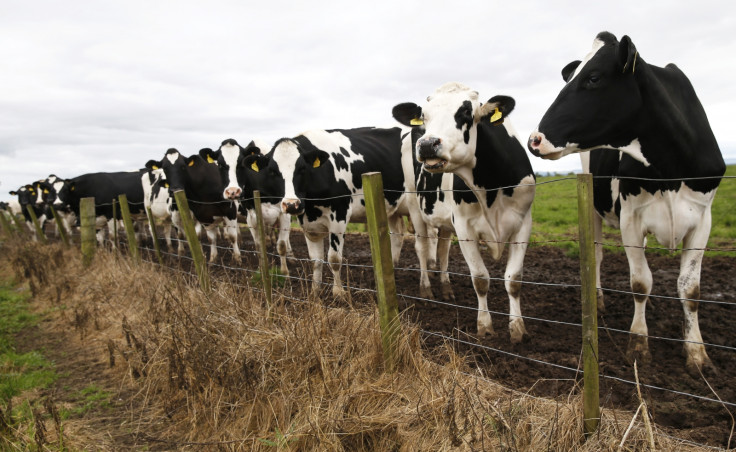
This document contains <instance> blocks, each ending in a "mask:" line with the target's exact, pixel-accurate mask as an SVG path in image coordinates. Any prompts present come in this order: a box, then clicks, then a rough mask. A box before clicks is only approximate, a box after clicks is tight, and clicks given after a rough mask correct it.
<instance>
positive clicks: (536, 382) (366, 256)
mask: <svg viewBox="0 0 736 452" xmlns="http://www.w3.org/2000/svg"><path fill="white" fill-rule="evenodd" d="M243 236H244V237H245V240H243V242H244V243H243V244H242V247H241V249H242V250H244V251H252V250H253V244H252V241H251V238H250V234H244V235H243ZM291 243H292V247H293V249H294V253H295V255H296V256H297V257H302V258H306V257H307V255H308V253H307V249H306V245H305V242H304V237H303V236H302V235H301V233H299V232H293V233H292V235H291ZM223 246H224V244H223ZM369 249H370V247H369V244H368V237H367V235H364V234H349V235H348V237H347V238H346V244H345V250H346V256H345V257H346V259H347V260H348V262H349V263H350V264H359V265H366V266H370V265H371V258H370V251H369ZM273 252H275V251H273ZM221 253H222V254H221V262H223V263H225V264H227V265H232V262H231V261H230V257H229V253H228V252H223V250H221ZM487 254H488V253H486V264H487V265H488V269H489V272H490V275H491V278H501V277H502V276H503V269H504V266H505V255H504V257H503V258H502V260H501V261H500V262H493V261H492V259H491V258H490V257H489V256H487ZM151 257H152V256H149V258H151ZM168 260H169V265H181V264H179V263H177V262H176V261H175V260H173V258H169V259H168ZM648 260H649V264H650V267H651V269H652V273H653V275H654V287H653V289H652V293H653V294H657V295H662V296H671V297H676V296H677V292H676V284H677V276H678V271H679V258H678V257H674V258H673V257H671V256H666V255H658V254H655V253H648ZM273 264H276V262H273ZM185 265H186V264H185ZM578 265H579V263H578V260H577V259H576V258H570V257H567V256H565V254H564V252H563V250H561V249H559V248H553V247H538V246H537V247H530V248H529V250H528V252H527V256H526V260H525V266H524V280H525V281H528V282H537V283H552V284H571V285H577V284H579V267H578ZM243 266H244V267H245V268H250V269H255V268H256V266H257V263H256V258H255V256H254V255H253V254H250V253H245V254H244V264H243ZM301 267H302V265H300V264H299V263H292V264H290V268H291V269H292V275H294V274H295V273H301ZM399 267H402V268H418V264H417V259H416V255H415V253H414V250H413V241H411V240H407V241H405V242H404V248H403V251H402V256H401V261H400V264H399ZM734 267H736V260H734V259H733V258H726V257H715V258H706V259H705V260H704V263H703V271H702V278H701V298H702V299H704V300H716V301H725V302H734V301H736V296H734V295H735V294H736V282H734V278H733V275H734V274H735V272H734ZM224 271H227V272H228V273H230V275H229V276H230V277H236V278H247V277H249V275H250V274H249V273H244V272H234V271H232V270H223V269H222V267H214V268H213V272H215V273H217V272H224ZM450 271H453V272H457V273H467V271H468V269H467V266H466V264H465V261H464V259H463V257H462V254H461V252H460V249H459V247H458V246H457V245H453V246H452V248H451V256H450ZM343 274H344V273H343ZM324 275H325V280H326V281H331V274H330V271H329V269H328V268H327V267H325V269H324ZM309 276H311V275H309ZM343 278H344V276H343ZM451 279H452V283H453V289H454V292H455V296H456V300H457V301H456V303H457V304H459V305H460V306H467V307H475V306H476V298H475V293H474V291H473V287H472V283H471V281H470V278H469V277H460V276H452V277H451ZM396 283H397V288H398V291H399V293H404V294H408V295H411V296H417V295H418V292H419V291H418V273H417V272H413V271H399V272H397V273H396ZM432 283H433V288H435V294H437V295H438V294H439V277H438V276H436V275H435V276H433V277H432ZM350 285H351V286H353V287H361V288H373V287H374V286H373V274H372V271H371V269H370V268H360V267H354V268H352V269H351V273H350ZM602 285H603V286H604V287H605V288H610V289H615V290H621V291H629V290H630V288H629V276H628V264H627V262H626V258H625V255H624V254H623V252H621V253H610V252H608V253H606V254H605V256H604V262H603V276H602ZM298 286H299V284H292V289H291V290H292V291H293V295H294V296H297V297H300V296H303V294H302V293H301V288H300V287H298ZM325 293H328V292H327V291H326V292H325ZM359 298H360V297H356V300H357V299H359ZM324 299H325V300H328V301H327V302H329V300H330V299H331V297H330V296H326V297H324ZM633 308H634V306H633V299H632V297H631V296H630V295H626V294H618V293H612V292H607V293H606V312H605V313H604V314H602V315H600V316H599V325H600V326H604V327H609V328H613V329H619V330H623V331H628V329H629V326H630V322H631V318H632V315H633ZM400 309H401V310H402V311H404V313H405V315H406V316H407V317H409V318H411V319H412V320H414V321H415V322H417V323H418V324H419V325H421V327H422V328H423V329H425V330H427V331H436V332H440V333H442V334H444V335H448V336H453V337H456V338H460V339H462V340H466V341H470V342H473V343H478V344H480V345H482V346H487V347H490V348H494V349H498V350H502V351H506V352H510V353H513V354H518V355H521V356H524V357H527V358H531V359H534V360H540V361H545V362H549V363H554V364H558V365H561V366H565V367H572V368H577V367H578V355H579V353H580V340H581V339H580V329H579V327H575V326H566V325H561V324H557V323H550V322H545V321H535V320H531V319H528V320H526V321H525V322H526V327H527V330H528V332H529V333H530V335H531V340H530V341H529V342H527V343H523V344H518V345H512V344H511V343H510V340H509V333H508V329H507V326H508V318H507V317H506V316H503V315H493V316H492V317H493V324H494V328H495V330H496V333H497V335H496V337H495V338H484V339H482V340H476V339H475V338H474V337H473V335H474V334H475V329H476V327H475V324H476V320H475V319H476V313H475V311H473V310H471V309H464V308H453V307H451V306H447V305H443V304H435V303H429V302H414V301H411V300H407V299H405V298H400ZM489 309H490V310H491V311H497V312H502V313H507V312H508V301H507V297H506V294H505V291H504V288H503V283H502V282H501V281H491V287H490V291H489ZM522 313H523V315H524V316H528V317H534V318H539V319H547V320H552V321H558V322H571V323H580V316H581V314H580V296H579V289H577V288H575V287H572V288H570V287H558V286H548V285H535V284H524V286H523V288H522ZM734 320H736V306H734V305H731V306H729V305H717V304H712V303H702V304H701V306H700V327H701V331H702V334H703V339H704V341H705V342H706V343H712V344H721V345H727V346H731V347H733V346H735V345H736V343H734V339H733V338H734V335H733V327H732V325H733V321H734ZM647 323H648V326H649V334H650V336H658V337H663V338H675V339H681V338H682V331H683V314H682V308H681V305H680V302H679V301H678V300H671V299H658V298H656V297H654V298H653V299H652V302H651V303H649V305H648V307H647ZM599 336H600V339H599V343H600V345H599V352H600V371H601V375H606V376H611V377H617V378H621V379H624V380H629V381H633V380H634V372H633V366H632V365H631V363H629V361H628V359H627V357H626V346H627V343H628V335H627V334H624V333H616V332H607V331H603V330H602V331H600V334H599ZM439 342H440V339H438V338H435V337H432V336H427V338H426V344H427V346H428V347H433V346H435V345H437V344H438V343H439ZM649 344H650V351H651V354H652V358H653V359H652V363H651V364H649V365H648V366H639V377H640V381H641V383H642V384H646V385H653V386H657V387H661V388H667V389H670V390H674V391H681V392H686V393H690V394H697V395H700V396H704V397H708V398H712V399H715V398H716V396H715V395H714V393H713V391H715V392H716V393H717V395H718V397H720V399H721V400H723V401H726V402H731V403H736V373H735V372H733V369H736V352H734V351H731V350H726V349H718V348H709V349H708V353H709V356H710V358H711V359H712V361H713V364H714V365H715V367H716V368H717V370H718V371H719V373H718V375H716V376H711V377H708V382H709V383H710V385H711V386H712V388H713V391H711V390H710V389H709V388H708V385H707V384H706V383H705V381H703V380H702V379H694V378H692V377H690V376H689V375H688V374H687V373H686V372H685V371H684V364H685V359H684V357H683V355H682V344H681V343H680V342H674V341H668V340H657V339H650V341H649ZM456 349H457V350H459V351H460V352H461V353H464V354H467V355H468V356H469V357H471V359H473V360H474V361H476V362H477V365H478V366H479V368H480V369H482V372H483V374H484V375H485V376H487V377H488V378H490V379H492V380H495V381H498V382H500V383H501V384H503V385H505V386H508V387H511V388H515V389H518V390H521V391H525V392H526V391H528V392H530V393H532V394H535V395H541V396H548V397H558V396H566V395H567V394H569V393H570V392H571V391H572V390H573V387H574V385H575V384H576V383H575V379H576V377H579V375H576V373H575V372H572V371H569V370H565V369H560V368H555V367H552V366H549V365H545V364H539V363H536V362H533V361H530V360H528V359H522V358H516V357H513V356H510V355H507V354H504V353H499V352H497V351H492V350H488V349H483V348H479V347H477V346H473V345H466V344H462V343H457V344H456ZM642 390H643V393H644V394H645V398H646V400H647V403H648V404H649V406H650V409H651V412H652V415H653V417H654V420H655V422H657V423H658V424H659V425H661V426H665V427H671V428H672V429H673V433H675V434H676V435H677V436H679V437H685V438H689V439H691V440H694V441H697V442H701V443H706V444H710V445H718V446H725V445H726V443H727V441H728V437H729V434H730V431H731V428H732V421H731V417H730V416H729V413H728V411H727V410H726V409H725V408H724V406H723V405H721V404H718V403H714V402H708V401H703V400H698V399H694V398H691V397H687V396H682V395H678V394H675V393H672V392H666V391H660V390H655V389H647V388H642ZM600 394H601V401H602V403H603V404H604V406H606V407H616V408H625V409H629V410H632V411H634V410H636V407H637V406H638V404H639V401H638V399H637V397H636V390H635V387H634V386H633V385H631V384H627V383H621V382H618V381H614V380H612V379H607V378H601V387H600ZM728 408H729V409H730V410H731V411H732V412H733V411H735V410H734V407H733V406H731V407H728ZM675 429H676V431H675Z"/></svg>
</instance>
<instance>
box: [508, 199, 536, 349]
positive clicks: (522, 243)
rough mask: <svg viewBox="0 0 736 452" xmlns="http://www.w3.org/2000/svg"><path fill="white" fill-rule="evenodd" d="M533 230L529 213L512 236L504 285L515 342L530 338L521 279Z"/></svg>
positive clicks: (512, 339)
mask: <svg viewBox="0 0 736 452" xmlns="http://www.w3.org/2000/svg"><path fill="white" fill-rule="evenodd" d="M531 231H532V216H531V214H530V213H527V215H526V216H525V217H524V220H523V222H522V223H521V227H520V228H519V230H518V231H516V233H515V234H513V235H512V236H511V242H512V243H511V244H510V245H509V257H508V260H507V261H506V273H505V274H504V286H505V288H506V293H507V294H508V296H509V332H510V333H511V342H512V343H514V344H518V343H520V342H526V341H528V340H529V334H528V333H527V332H526V327H525V326H524V319H523V318H522V316H521V279H522V276H523V274H524V257H525V256H526V248H527V246H528V243H529V236H530V235H531Z"/></svg>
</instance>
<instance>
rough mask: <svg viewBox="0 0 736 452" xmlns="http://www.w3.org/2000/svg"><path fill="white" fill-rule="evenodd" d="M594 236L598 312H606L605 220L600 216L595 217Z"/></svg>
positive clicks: (595, 215)
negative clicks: (602, 282)
mask: <svg viewBox="0 0 736 452" xmlns="http://www.w3.org/2000/svg"><path fill="white" fill-rule="evenodd" d="M593 235H594V237H595V239H594V240H595V287H597V288H598V311H599V312H604V311H605V310H606V303H605V301H604V299H603V289H602V287H603V286H602V285H601V262H603V243H602V242H603V218H601V217H600V215H598V214H594V215H593Z"/></svg>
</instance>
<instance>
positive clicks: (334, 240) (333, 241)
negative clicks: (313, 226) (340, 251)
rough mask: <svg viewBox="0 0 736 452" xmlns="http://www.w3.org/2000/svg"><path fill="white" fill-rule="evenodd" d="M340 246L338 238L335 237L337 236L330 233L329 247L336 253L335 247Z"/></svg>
mask: <svg viewBox="0 0 736 452" xmlns="http://www.w3.org/2000/svg"><path fill="white" fill-rule="evenodd" d="M339 245H340V238H339V237H338V236H337V234H335V233H334V232H333V233H330V247H331V248H332V249H333V250H335V251H337V247H338V246H339Z"/></svg>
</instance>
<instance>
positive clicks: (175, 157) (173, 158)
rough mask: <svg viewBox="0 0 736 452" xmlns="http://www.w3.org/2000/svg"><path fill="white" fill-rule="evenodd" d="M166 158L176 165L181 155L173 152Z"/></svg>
mask: <svg viewBox="0 0 736 452" xmlns="http://www.w3.org/2000/svg"><path fill="white" fill-rule="evenodd" d="M166 158H167V159H168V160H169V161H170V162H171V164H172V165H173V164H175V163H176V161H177V159H179V153H178V152H172V153H170V154H166Z"/></svg>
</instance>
